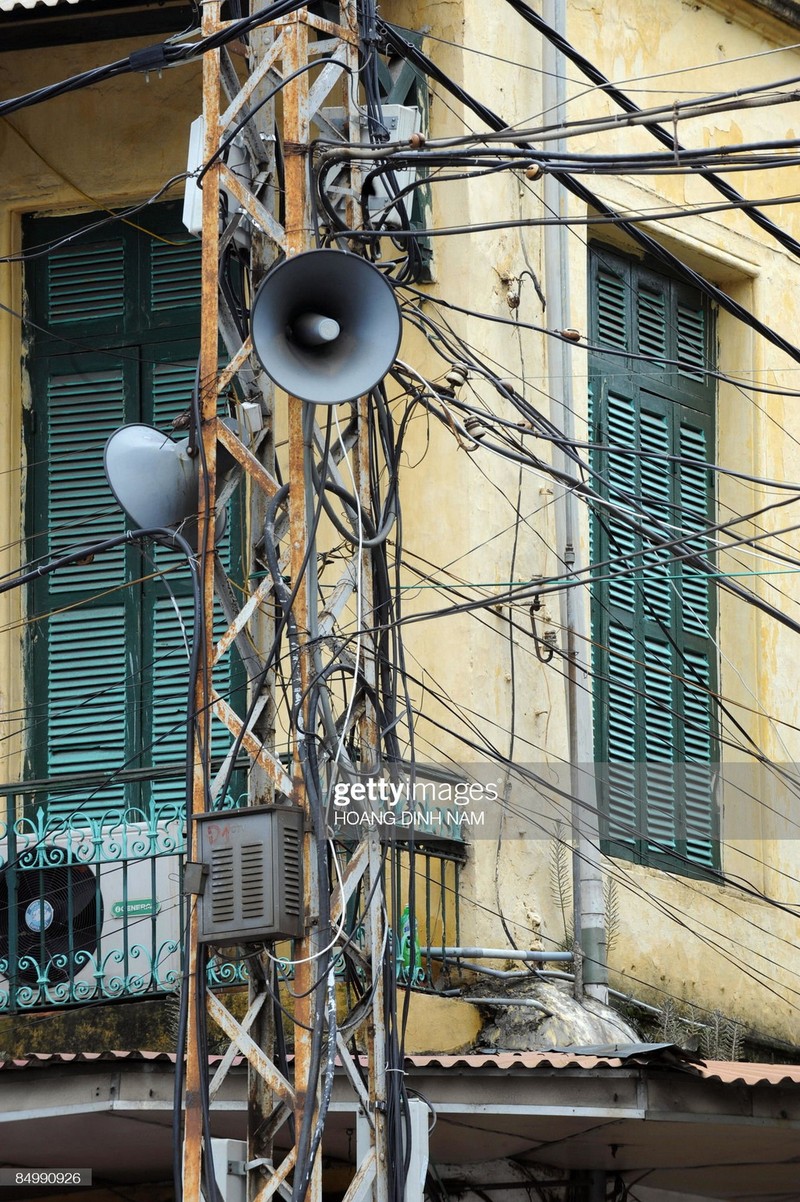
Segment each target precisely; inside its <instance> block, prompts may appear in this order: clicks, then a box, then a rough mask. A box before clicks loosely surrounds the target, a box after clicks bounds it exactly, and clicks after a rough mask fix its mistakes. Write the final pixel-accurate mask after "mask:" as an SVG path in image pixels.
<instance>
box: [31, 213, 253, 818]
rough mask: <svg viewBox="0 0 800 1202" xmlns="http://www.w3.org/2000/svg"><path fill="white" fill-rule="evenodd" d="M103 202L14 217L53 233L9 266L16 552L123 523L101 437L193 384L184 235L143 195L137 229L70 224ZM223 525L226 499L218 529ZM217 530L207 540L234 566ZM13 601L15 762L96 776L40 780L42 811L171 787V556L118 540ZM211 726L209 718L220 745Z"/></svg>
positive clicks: (193, 302)
mask: <svg viewBox="0 0 800 1202" xmlns="http://www.w3.org/2000/svg"><path fill="white" fill-rule="evenodd" d="M102 216H103V215H101V214H96V215H94V217H93V216H91V215H89V216H86V215H82V216H81V217H79V218H68V219H31V220H30V221H29V222H28V223H27V225H26V228H25V241H26V247H27V248H28V249H30V250H34V249H35V248H36V247H41V246H43V245H47V244H51V243H53V242H55V241H61V240H65V241H64V243H63V245H62V246H61V247H60V249H57V250H55V251H52V252H51V253H49V254H45V255H42V256H40V257H33V258H32V259H31V260H30V263H29V268H28V273H27V279H26V285H27V294H28V313H29V326H28V330H27V345H28V369H29V375H30V381H31V396H32V402H31V409H30V413H29V423H28V439H27V444H28V460H29V469H28V488H27V520H28V558H29V559H31V560H39V559H42V560H47V559H50V558H52V557H54V556H55V555H57V554H58V553H59V551H62V552H63V551H64V550H65V549H66V548H68V547H69V548H74V547H75V546H76V544H77V545H81V544H83V543H87V544H88V543H94V542H97V541H98V540H100V539H102V538H104V537H108V536H110V535H113V534H117V533H120V532H122V531H123V530H124V529H125V528H126V524H127V523H126V518H125V516H124V515H123V513H122V512H121V510H120V509H119V507H118V505H117V504H116V502H115V500H114V498H113V496H112V494H111V492H110V489H109V487H108V484H107V482H106V477H105V473H104V470H103V450H104V446H105V442H106V439H107V438H108V437H109V435H110V434H111V433H113V431H114V430H116V429H117V428H118V427H119V426H121V425H124V424H125V423H129V422H146V423H148V424H152V425H155V426H157V427H158V428H159V429H162V430H164V431H165V432H166V433H170V432H171V423H172V419H173V418H174V417H176V416H178V415H179V414H181V413H183V412H185V411H186V409H187V408H188V407H189V404H190V399H191V393H192V388H193V385H194V378H195V372H196V364H197V351H198V346H199V326H200V251H199V244H198V243H197V242H196V241H194V240H190V239H188V237H187V235H186V232H185V230H184V229H183V227H182V226H181V224H180V222H179V220H178V213H177V211H176V210H175V208H174V207H173V206H158V207H157V208H151V209H148V210H147V211H146V216H145V218H144V220H142V222H141V224H142V225H143V226H146V227H147V232H146V231H144V230H140V229H137V228H134V227H133V226H129V225H124V224H122V223H119V222H118V223H114V224H113V225H110V226H105V227H104V228H103V229H102V230H98V231H95V232H94V233H92V234H88V235H87V234H78V231H82V230H84V229H85V228H86V227H87V226H90V225H91V224H92V222H93V220H94V219H95V218H100V217H102ZM75 235H78V236H75ZM67 239H69V240H68V241H66V240H67ZM142 485H143V487H144V488H146V487H147V486H148V485H147V481H143V482H142ZM236 529H237V521H236V516H235V514H234V515H233V517H232V518H229V530H231V531H232V532H233V535H234V538H233V542H234V543H235V542H236V538H235V534H236ZM226 539H227V542H226V545H225V546H224V547H223V548H222V553H223V556H224V558H225V559H226V561H227V564H228V566H229V568H231V567H234V568H235V565H233V564H232V560H233V559H235V556H233V555H232V552H231V546H230V542H231V539H230V536H226ZM162 572H163V574H161V573H162ZM29 611H30V619H31V620H30V625H29V630H30V636H29V666H30V673H29V697H30V702H31V704H30V707H29V712H30V714H31V725H30V728H29V740H28V746H29V753H28V754H29V761H30V763H29V771H30V773H31V775H32V776H33V777H35V778H38V779H43V778H53V777H56V778H57V777H64V776H73V775H74V776H78V777H85V776H86V774H87V773H96V774H97V784H96V787H92V788H89V789H88V790H87V789H86V788H85V787H82V786H76V789H75V791H74V793H72V792H70V791H69V790H66V791H63V790H61V789H60V790H59V791H58V792H54V793H53V795H52V798H51V800H50V808H51V810H56V809H57V810H59V811H62V812H64V813H68V812H72V811H74V810H77V809H81V810H84V811H85V810H87V809H89V810H93V811H95V812H100V811H106V810H111V809H121V808H126V809H130V808H134V809H137V810H142V811H144V812H145V813H147V812H148V811H149V809H150V807H152V806H153V805H160V804H166V803H179V802H181V801H182V800H183V798H184V793H185V790H184V786H183V779H182V765H183V762H184V747H185V738H186V700H187V687H188V648H189V646H190V644H191V639H192V628H191V625H192V623H191V618H192V590H191V584H190V577H189V574H188V570H187V568H186V566H185V561H184V560H183V557H182V556H181V555H180V554H178V553H177V552H172V551H169V550H167V549H162V548H159V549H158V550H155V549H153V548H152V547H151V548H150V549H149V551H148V553H147V555H144V556H143V555H142V552H141V551H140V550H139V549H138V548H136V547H133V546H131V547H120V548H118V549H117V550H115V551H113V552H111V553H108V554H105V555H100V556H97V557H96V558H95V559H94V560H93V561H92V562H88V563H86V564H82V565H79V566H75V567H72V568H69V569H67V570H64V571H60V572H56V573H54V574H52V575H49V576H47V577H44V578H42V579H41V580H40V581H38V582H37V583H36V584H35V585H34V586H33V588H32V590H31V596H30V603H29ZM217 625H218V626H221V625H222V617H221V615H219V616H218V617H217ZM231 662H232V661H231V659H230V657H227V658H226V660H225V661H224V665H223V666H222V668H221V671H220V672H219V674H216V673H215V679H214V683H215V685H216V687H217V688H218V690H219V691H220V692H221V693H223V694H225V693H226V692H228V691H229V690H230V689H231V688H233V687H234V686H236V685H237V684H240V683H241V682H240V681H239V680H238V678H237V676H236V672H235V669H234V670H233V675H231V671H232V669H231ZM228 742H229V740H228V739H227V738H223V739H220V738H219V734H218V732H217V742H216V748H217V749H218V750H219V752H220V753H224V750H226V748H227V744H228ZM104 776H105V777H107V781H104V780H103V777H104Z"/></svg>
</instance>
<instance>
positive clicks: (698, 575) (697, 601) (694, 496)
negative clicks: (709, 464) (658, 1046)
mask: <svg viewBox="0 0 800 1202" xmlns="http://www.w3.org/2000/svg"><path fill="white" fill-rule="evenodd" d="M680 454H681V456H682V458H686V459H697V460H705V459H707V458H708V448H707V446H706V433H705V430H702V429H700V428H697V427H695V426H693V425H690V424H688V422H686V421H683V422H682V423H681V428H680ZM679 481H680V485H679V487H680V491H679V496H680V505H681V515H682V517H681V521H682V525H683V528H684V530H686V531H688V532H691V531H694V530H697V529H702V527H703V526H704V525H705V524H706V522H707V520H708V502H709V496H708V471H707V469H706V468H704V467H703V466H702V465H701V464H700V463H681V465H680V472H679ZM688 546H689V548H690V549H691V550H692V551H696V552H697V553H698V555H707V553H708V551H709V550H710V546H709V543H708V540H707V539H705V538H694V539H691V538H690V539H689V540H688ZM682 576H683V604H682V613H683V624H684V626H685V627H686V629H687V630H689V631H691V632H692V634H697V635H700V636H701V637H705V636H706V635H707V634H708V633H709V631H708V623H709V616H710V615H709V604H710V598H709V585H708V578H707V576H706V575H705V574H704V573H702V572H698V571H697V570H696V569H694V568H692V567H691V565H686V566H685V567H684V568H683V569H682Z"/></svg>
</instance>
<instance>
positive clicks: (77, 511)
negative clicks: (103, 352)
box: [46, 370, 125, 592]
mask: <svg viewBox="0 0 800 1202" xmlns="http://www.w3.org/2000/svg"><path fill="white" fill-rule="evenodd" d="M124 417H125V396H124V381H123V375H122V372H121V371H113V370H110V371H107V372H86V373H81V374H71V375H53V376H52V377H51V378H50V380H49V383H48V388H47V442H46V447H47V458H48V476H47V511H48V515H49V521H48V550H49V552H50V554H51V555H53V556H55V555H58V554H60V553H62V552H64V551H65V550H66V549H67V548H70V547H74V546H81V545H83V544H89V543H94V542H99V541H100V540H101V539H104V538H109V537H111V536H112V535H114V534H119V533H121V532H122V531H123V530H124V529H125V518H124V516H123V514H122V512H121V510H120V508H119V506H118V505H117V504H116V502H115V501H114V498H113V495H112V493H111V491H110V489H109V487H108V483H107V481H106V477H105V473H104V471H103V449H104V447H105V443H106V439H107V438H108V437H109V435H110V434H112V433H113V431H114V430H115V429H116V428H117V426H119V425H121V424H122V422H123V421H124ZM123 555H124V553H123V551H122V549H119V550H118V551H112V552H109V553H106V554H105V555H103V556H102V557H101V558H99V559H98V560H96V561H93V562H92V563H91V564H89V565H87V566H84V567H75V568H65V569H63V570H62V571H60V572H58V573H56V574H55V575H54V576H52V577H51V578H50V580H49V586H50V589H51V591H52V592H60V591H62V590H64V589H68V588H93V589H95V590H99V588H100V587H101V586H103V585H104V586H110V585H112V584H114V583H120V582H121V581H122V572H123V566H122V563H123Z"/></svg>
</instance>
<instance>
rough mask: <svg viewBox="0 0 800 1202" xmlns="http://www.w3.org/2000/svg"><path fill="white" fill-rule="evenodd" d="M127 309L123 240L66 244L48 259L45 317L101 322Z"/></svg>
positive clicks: (58, 321)
mask: <svg viewBox="0 0 800 1202" xmlns="http://www.w3.org/2000/svg"><path fill="white" fill-rule="evenodd" d="M124 312H125V248H124V246H123V244H122V242H106V243H104V244H103V243H101V244H95V245H93V246H91V247H66V248H62V249H61V250H56V251H53V253H52V254H51V255H49V257H48V260H47V303H46V319H47V321H48V322H49V323H50V324H51V325H61V324H63V323H65V322H82V321H102V320H103V319H104V318H109V317H122V316H123V314H124Z"/></svg>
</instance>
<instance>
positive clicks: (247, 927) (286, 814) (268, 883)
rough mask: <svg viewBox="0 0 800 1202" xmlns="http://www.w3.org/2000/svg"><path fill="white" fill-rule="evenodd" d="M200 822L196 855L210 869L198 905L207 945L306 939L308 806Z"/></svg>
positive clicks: (224, 813)
mask: <svg viewBox="0 0 800 1202" xmlns="http://www.w3.org/2000/svg"><path fill="white" fill-rule="evenodd" d="M196 822H197V827H196V831H197V835H196V842H197V852H196V858H197V859H198V860H199V861H200V863H202V864H204V865H205V866H206V867H207V868H208V875H207V877H206V883H205V889H204V891H203V893H202V894H201V895H200V897H199V898H198V903H197V911H198V939H199V940H200V942H201V943H218V944H221V945H223V946H224V945H225V944H228V943H250V942H261V941H262V940H273V939H289V938H297V937H300V936H302V935H303V934H304V933H305V928H304V922H303V912H304V904H303V903H304V899H303V813H302V811H301V810H299V809H296V808H294V807H292V808H289V807H285V806H257V807H254V808H253V809H247V810H220V811H219V812H218V813H214V814H201V815H199V816H198V818H197V819H196Z"/></svg>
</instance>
